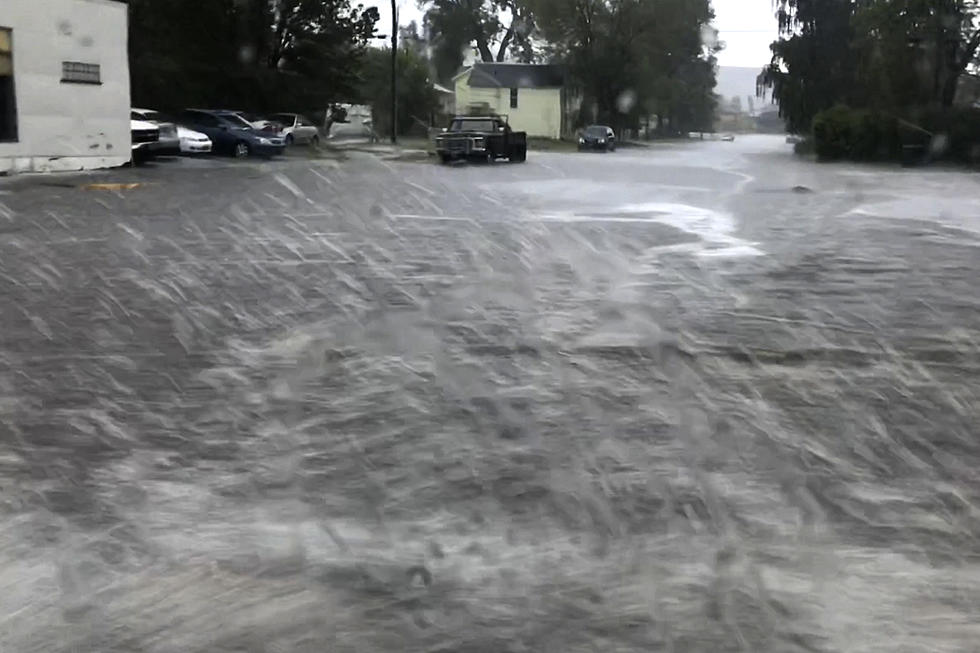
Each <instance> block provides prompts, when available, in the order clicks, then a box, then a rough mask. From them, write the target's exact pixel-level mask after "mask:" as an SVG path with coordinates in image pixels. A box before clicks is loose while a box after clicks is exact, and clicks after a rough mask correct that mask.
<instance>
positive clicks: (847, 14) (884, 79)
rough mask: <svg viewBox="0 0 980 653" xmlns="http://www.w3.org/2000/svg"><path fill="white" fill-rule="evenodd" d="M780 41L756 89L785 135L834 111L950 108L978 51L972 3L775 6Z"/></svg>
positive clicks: (826, 1) (787, 1) (794, 0)
mask: <svg viewBox="0 0 980 653" xmlns="http://www.w3.org/2000/svg"><path fill="white" fill-rule="evenodd" d="M776 8H777V15H778V17H779V25H780V32H781V38H780V39H779V40H778V41H776V42H775V43H773V44H772V52H773V59H772V62H771V64H770V65H769V66H768V67H767V68H766V69H765V70H764V71H763V74H762V77H761V81H762V83H763V84H764V85H766V86H768V87H771V88H772V91H773V97H774V99H775V100H776V101H778V102H779V106H780V112H781V114H782V115H783V117H785V118H786V119H787V123H788V126H789V129H790V130H791V131H794V132H803V131H808V130H809V129H810V125H811V123H812V121H813V117H814V116H815V115H816V114H817V113H818V112H820V111H823V110H826V109H828V108H830V107H832V106H834V105H837V104H846V105H849V106H852V107H860V108H876V109H886V110H889V111H896V112H899V113H902V112H905V111H906V110H908V109H910V108H913V107H922V106H932V107H940V108H948V107H950V106H952V105H953V103H954V101H955V99H956V92H957V88H958V86H959V80H960V78H961V77H962V75H963V74H964V72H966V71H967V70H968V69H969V68H970V67H971V66H973V65H974V64H975V63H976V56H977V51H978V48H980V25H978V20H980V3H978V2H977V0H777V1H776Z"/></svg>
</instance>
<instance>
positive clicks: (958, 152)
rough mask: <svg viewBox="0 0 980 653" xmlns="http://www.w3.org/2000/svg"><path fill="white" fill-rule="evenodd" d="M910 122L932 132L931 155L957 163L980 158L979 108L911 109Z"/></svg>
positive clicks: (970, 161)
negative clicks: (913, 110) (912, 110)
mask: <svg viewBox="0 0 980 653" xmlns="http://www.w3.org/2000/svg"><path fill="white" fill-rule="evenodd" d="M911 122H914V123H915V124H917V125H920V126H921V127H922V128H923V129H926V130H928V131H930V132H932V133H933V135H934V136H933V138H932V142H933V148H932V156H933V158H936V159H942V160H947V161H955V162H958V163H977V162H978V161H980V110H978V109H974V108H972V107H955V108H951V109H924V110H919V111H916V112H913V114H912V119H911Z"/></svg>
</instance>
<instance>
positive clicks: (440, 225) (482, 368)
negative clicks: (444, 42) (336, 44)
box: [0, 136, 980, 653]
mask: <svg viewBox="0 0 980 653" xmlns="http://www.w3.org/2000/svg"><path fill="white" fill-rule="evenodd" d="M96 178H97V180H99V181H102V180H112V181H115V180H118V179H121V180H125V181H142V182H145V185H143V186H142V187H140V188H136V189H132V190H127V191H121V192H113V191H87V190H83V189H81V188H79V187H78V186H77V184H78V183H82V182H81V181H77V180H78V179H82V178H74V177H67V178H61V177H55V178H51V179H50V180H41V181H31V182H29V183H21V182H20V181H16V180H15V182H14V183H9V185H0V298H2V301H3V311H2V318H0V334H2V340H0V408H2V412H0V415H2V420H0V445H2V446H0V509H2V511H3V521H4V527H3V528H2V529H0V650H2V651H4V652H6V651H16V652H28V651H29V652H34V651H36V652H39V653H40V652H42V651H44V652H61V651H64V652H68V651H71V652H73V653H90V652H91V653H109V652H119V653H122V652H129V651H150V652H153V653H192V652H201V653H204V652H208V653H216V652H225V651H227V652H236V653H237V652H241V653H246V652H247V653H260V652H261V653H287V652H288V653H291V652H311V653H312V652H314V651H316V652H322V651H330V652H331V653H347V652H351V653H353V652H355V651H357V652H361V651H419V652H423V651H424V652H430V653H546V652H549V653H550V652H555V653H558V652H561V653H571V652H578V651H582V652H586V651H587V652H590V653H591V652H594V651H602V652H606V651H609V652H612V651H617V652H618V651H623V652H626V651H671V652H674V653H687V652H699V651H717V652H725V651H732V652H735V651H739V652H741V651H745V652H753V651H773V652H780V653H787V652H797V651H799V652H804V651H810V652H819V653H825V652H826V653H832V652H838V651H840V652H848V653H851V652H861V653H865V652H868V653H871V652H874V653H879V652H880V653H885V652H888V653H898V652H902V653H904V652H913V651H914V652H921V651H934V652H942V653H954V652H955V653H959V652H963V653H968V652H971V651H976V650H977V649H976V647H977V642H980V624H978V621H977V615H978V614H980V589H978V588H980V540H978V537H980V472H978V471H977V470H978V465H980V439H978V426H977V425H978V424H980V288H978V285H977V280H978V277H977V272H978V270H980V217H978V216H980V202H978V200H977V197H980V194H978V191H980V179H978V178H977V177H976V175H975V174H970V173H966V172H962V171H956V170H952V171H947V170H939V169H924V170H902V169H898V168H876V167H871V166H867V167H856V166H845V165H840V166H832V165H825V166H824V165H816V164H813V163H809V162H806V161H804V160H801V159H798V158H796V157H794V156H793V155H792V154H791V147H790V146H788V145H786V144H785V143H784V142H783V140H782V138H780V137H765V136H753V137H746V138H740V139H739V140H737V141H736V142H735V143H721V142H704V143H690V144H678V145H658V146H656V147H653V148H629V149H627V148H623V149H621V150H620V151H619V152H616V153H612V154H607V155H604V154H594V155H592V154H565V153H537V152H532V153H531V154H530V155H529V158H528V162H527V164H526V165H509V164H506V163H498V164H494V165H471V166H451V167H440V166H436V165H430V164H428V163H411V162H398V161H388V160H385V159H383V158H378V157H374V156H371V155H367V154H362V153H353V154H351V157H350V158H349V159H348V160H346V161H341V162H334V161H304V160H295V159H292V160H286V161H281V162H269V163H261V164H252V165H231V164H229V165H211V166H208V165H203V164H200V165H190V164H188V165H184V166H172V167H170V168H166V167H165V166H161V167H157V168H146V169H143V170H137V171H129V172H120V173H111V174H106V175H99V176H96ZM84 179H88V178H87V177H86V178H84Z"/></svg>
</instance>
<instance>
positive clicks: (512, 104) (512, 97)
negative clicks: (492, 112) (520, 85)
mask: <svg viewBox="0 0 980 653" xmlns="http://www.w3.org/2000/svg"><path fill="white" fill-rule="evenodd" d="M510 108H511V109H516V108H517V89H516V88H512V89H510Z"/></svg>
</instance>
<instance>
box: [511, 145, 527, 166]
mask: <svg viewBox="0 0 980 653" xmlns="http://www.w3.org/2000/svg"><path fill="white" fill-rule="evenodd" d="M509 160H510V162H511V163H524V162H525V161H527V146H526V145H525V146H524V147H521V148H517V149H515V150H514V151H512V152H511V153H510V159H509Z"/></svg>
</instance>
